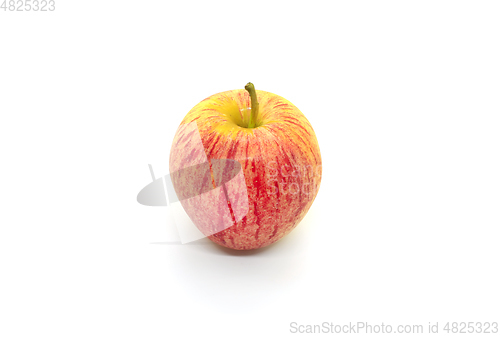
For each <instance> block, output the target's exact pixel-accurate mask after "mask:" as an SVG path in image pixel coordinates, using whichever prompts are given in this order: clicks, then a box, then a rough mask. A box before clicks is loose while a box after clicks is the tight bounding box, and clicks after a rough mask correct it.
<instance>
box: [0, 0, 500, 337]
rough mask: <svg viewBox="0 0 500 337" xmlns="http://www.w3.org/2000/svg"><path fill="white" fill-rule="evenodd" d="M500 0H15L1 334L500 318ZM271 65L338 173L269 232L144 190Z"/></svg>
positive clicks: (213, 332) (6, 82)
mask: <svg viewBox="0 0 500 337" xmlns="http://www.w3.org/2000/svg"><path fill="white" fill-rule="evenodd" d="M499 18H500V3H499V2H497V1H412V2H409V1H311V2H308V3H307V5H306V2H298V1H287V2H277V1H274V2H273V1H270V2H265V1H247V2H238V1H206V2H201V1H198V2H195V1H184V2H180V1H175V2H174V1H151V0H146V1H117V0H116V1H114V0H106V1H96V0H91V1H67V0H64V1H63V0H56V11H54V12H36V13H35V12H30V13H27V12H9V11H7V12H4V11H0V112H1V120H0V144H1V168H0V170H1V175H0V198H1V211H0V212H1V213H0V226H1V227H0V283H1V286H0V335H1V336H9V337H10V336H42V335H43V336H148V337H149V336H188V335H189V336H204V335H208V336H288V335H291V333H290V323H291V322H297V323H298V324H321V323H322V322H333V323H337V324H347V323H349V322H357V321H366V322H368V323H371V324H381V323H382V322H383V323H385V324H393V325H396V324H423V325H424V326H425V327H427V324H428V322H440V324H443V325H444V323H446V322H448V321H458V322H461V321H466V322H467V321H473V322H477V321H483V322H484V321H499V320H500V317H499V314H500V308H499V300H500V291H499V284H500V274H499V256H500V254H499V253H500V252H499V251H500V247H499V234H500V231H499V226H500V213H499V209H500V208H499V206H500V204H499V203H500V175H499V172H500V159H499V146H500V132H499V130H500V99H499V92H500V91H499V89H500V43H499V41H500V20H499ZM248 81H252V82H253V83H254V84H255V86H256V88H257V89H261V90H265V91H270V92H273V93H276V94H278V95H280V96H283V97H285V98H287V99H288V100H290V101H291V102H293V103H294V104H295V105H296V106H297V107H298V108H299V109H300V110H301V111H302V112H303V113H304V114H305V115H306V117H307V118H308V119H309V121H310V122H311V124H312V126H313V127H314V129H315V131H316V134H317V137H318V140H319V144H320V148H321V154H322V158H323V181H322V185H321V188H320V191H319V194H318V196H317V199H316V201H315V202H314V204H313V206H312V208H311V210H310V212H309V213H308V215H307V216H306V218H305V219H304V220H303V221H302V222H301V223H300V224H299V226H298V227H297V228H296V229H295V230H294V231H293V232H292V233H291V234H290V235H289V236H287V237H286V238H285V239H283V240H282V241H280V242H278V243H276V244H274V245H272V246H270V247H269V248H267V249H263V250H261V251H254V252H246V253H245V252H243V253H238V252H231V251H228V250H224V249H221V248H219V247H218V246H215V245H213V244H211V243H210V242H206V241H200V242H197V243H196V244H189V245H171V244H165V243H164V242H166V241H168V236H169V229H168V212H167V208H164V207H156V208H155V207H146V206H142V205H139V204H138V203H137V202H136V196H137V193H138V192H139V190H140V189H142V188H143V187H144V186H145V185H146V184H148V183H149V182H150V181H151V177H150V173H149V171H148V166H147V164H148V163H152V164H154V168H155V171H156V173H157V175H158V176H160V175H162V174H165V173H166V172H165V171H164V170H165V169H166V167H167V160H168V155H169V149H170V144H171V141H172V138H173V135H174V132H175V130H176V128H177V126H178V125H179V123H180V121H181V120H182V118H183V117H184V115H185V114H186V113H187V112H188V111H189V110H190V109H191V108H192V107H193V106H194V105H196V104H197V103H198V102H199V101H201V100H202V99H204V98H206V97H208V96H209V95H212V94H215V93H218V92H221V91H225V90H230V89H237V88H243V87H244V85H245V84H246V83H247V82H248Z"/></svg>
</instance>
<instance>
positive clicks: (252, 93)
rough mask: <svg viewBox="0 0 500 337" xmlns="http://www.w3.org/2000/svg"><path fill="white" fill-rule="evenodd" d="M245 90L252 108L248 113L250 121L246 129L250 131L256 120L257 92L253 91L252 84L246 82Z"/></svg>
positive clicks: (257, 110)
mask: <svg viewBox="0 0 500 337" xmlns="http://www.w3.org/2000/svg"><path fill="white" fill-rule="evenodd" d="M245 90H246V91H248V93H249V94H250V104H251V106H252V111H251V112H250V121H249V122H248V128H249V129H252V128H254V127H255V123H256V120H257V115H258V114H259V102H258V101H257V92H256V91H255V86H254V85H253V83H251V82H248V83H247V85H245Z"/></svg>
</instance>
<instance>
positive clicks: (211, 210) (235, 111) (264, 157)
mask: <svg viewBox="0 0 500 337" xmlns="http://www.w3.org/2000/svg"><path fill="white" fill-rule="evenodd" d="M169 165H170V172H171V179H172V183H173V185H174V188H175V191H176V194H177V195H178V196H179V200H180V202H181V203H182V206H183V208H184V210H185V211H186V213H187V214H188V215H189V217H190V218H191V220H192V221H193V223H194V224H195V225H196V227H197V228H198V229H199V230H200V231H201V232H202V233H203V234H204V235H205V236H207V237H208V238H209V239H210V240H212V241H213V242H215V243H218V244H220V245H222V246H224V247H228V248H232V249H238V250H247V249H256V248H261V247H265V246H267V245H270V244H272V243H274V242H276V241H278V240H280V239H281V238H283V237H284V236H285V235H287V234H288V233H290V231H292V229H294V228H295V227H296V226H297V224H298V223H299V222H300V221H301V220H302V218H304V216H305V215H306V213H307V211H308V210H309V208H310V207H311V205H312V203H313V201H314V199H315V197H316V195H317V193H318V189H319V185H320V182H321V155H320V150H319V146H318V141H317V139H316V135H315V133H314V130H313V128H312V126H311V124H310V123H309V121H308V120H307V119H306V117H305V116H304V115H303V114H302V113H301V112H300V111H299V109H297V108H296V107H295V106H294V105H293V104H292V103H291V102H289V101H288V100H286V99H284V98H283V97H280V96H278V95H275V94H273V93H270V92H265V91H261V90H255V88H254V86H253V84H252V83H248V84H247V85H246V86H245V90H244V89H238V90H230V91H225V92H221V93H218V94H215V95H212V96H210V97H208V98H206V99H204V100H203V101H201V102H200V103H198V104H197V105H196V106H195V107H194V108H193V109H191V111H189V113H188V114H187V115H186V116H185V117H184V119H183V120H182V122H181V125H180V126H179V128H178V130H177V133H176V135H175V137H174V140H173V143H172V148H171V152H170V163H169ZM207 186H208V188H207Z"/></svg>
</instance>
